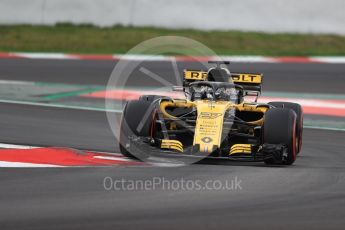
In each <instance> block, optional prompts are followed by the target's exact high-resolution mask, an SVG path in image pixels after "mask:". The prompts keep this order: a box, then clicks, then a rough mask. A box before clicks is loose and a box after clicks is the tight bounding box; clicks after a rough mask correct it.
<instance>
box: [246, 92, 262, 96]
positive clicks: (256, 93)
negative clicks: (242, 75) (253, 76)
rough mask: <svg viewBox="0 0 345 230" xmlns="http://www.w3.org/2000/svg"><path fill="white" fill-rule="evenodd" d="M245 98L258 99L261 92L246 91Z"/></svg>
mask: <svg viewBox="0 0 345 230" xmlns="http://www.w3.org/2000/svg"><path fill="white" fill-rule="evenodd" d="M244 96H252V97H258V96H259V92H257V91H245V92H244Z"/></svg>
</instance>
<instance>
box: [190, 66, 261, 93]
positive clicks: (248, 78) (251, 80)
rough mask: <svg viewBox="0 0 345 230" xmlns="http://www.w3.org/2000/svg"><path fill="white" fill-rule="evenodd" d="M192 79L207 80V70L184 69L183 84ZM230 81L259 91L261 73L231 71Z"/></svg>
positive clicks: (192, 80) (250, 89)
mask: <svg viewBox="0 0 345 230" xmlns="http://www.w3.org/2000/svg"><path fill="white" fill-rule="evenodd" d="M194 81H207V72H205V71H200V70H185V71H184V86H188V85H189V83H191V82H194ZM229 82H230V83H234V84H236V85H240V86H242V87H243V89H244V90H245V91H255V92H259V93H261V88H262V87H261V85H262V82H263V74H258V73H231V78H230V79H229Z"/></svg>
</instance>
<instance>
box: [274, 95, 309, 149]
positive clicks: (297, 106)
mask: <svg viewBox="0 0 345 230" xmlns="http://www.w3.org/2000/svg"><path fill="white" fill-rule="evenodd" d="M268 104H269V105H273V106H274V107H276V108H288V109H292V110H293V111H294V112H295V113H296V115H297V120H296V133H297V134H296V137H297V139H298V140H297V142H296V144H297V154H298V153H299V152H300V151H301V149H302V138H303V108H302V106H301V105H300V104H297V103H291V102H280V101H277V102H269V103H268Z"/></svg>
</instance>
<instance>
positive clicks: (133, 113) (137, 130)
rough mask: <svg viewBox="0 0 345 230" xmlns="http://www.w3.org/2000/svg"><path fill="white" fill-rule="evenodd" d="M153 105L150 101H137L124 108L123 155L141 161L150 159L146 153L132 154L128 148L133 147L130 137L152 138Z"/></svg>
mask: <svg viewBox="0 0 345 230" xmlns="http://www.w3.org/2000/svg"><path fill="white" fill-rule="evenodd" d="M151 104H152V103H151V102H150V101H145V100H137V101H128V102H127V103H126V105H125V107H124V110H123V113H122V117H121V123H120V124H121V125H120V140H119V147H120V151H121V153H122V154H123V155H124V156H126V157H130V158H136V159H139V160H142V159H145V158H147V157H148V156H147V155H146V153H144V152H141V151H136V152H135V153H131V152H130V151H129V148H128V147H129V146H130V145H131V139H130V138H129V137H130V136H132V137H133V136H137V137H149V136H150V130H151V123H152V113H153V109H154V108H153V106H151Z"/></svg>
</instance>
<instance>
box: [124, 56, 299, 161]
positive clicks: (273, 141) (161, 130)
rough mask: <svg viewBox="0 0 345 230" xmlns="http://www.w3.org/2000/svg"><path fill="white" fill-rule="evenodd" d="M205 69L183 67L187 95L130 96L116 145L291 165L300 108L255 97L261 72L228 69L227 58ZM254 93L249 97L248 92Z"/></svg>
mask: <svg viewBox="0 0 345 230" xmlns="http://www.w3.org/2000/svg"><path fill="white" fill-rule="evenodd" d="M209 63H211V64H214V65H215V66H214V67H212V68H210V69H209V70H208V71H198V70H185V71H184V83H183V86H180V87H174V90H175V91H180V92H183V93H184V95H185V99H173V98H170V97H166V96H156V95H145V96H141V97H140V98H139V100H132V101H128V102H127V103H126V105H125V107H124V111H123V114H122V118H121V127H120V140H119V143H120V150H121V152H122V154H123V155H125V156H127V157H134V158H140V159H142V157H143V155H145V157H147V156H148V155H151V154H153V155H154V154H160V155H167V156H168V155H172V156H176V155H177V156H179V155H183V156H199V157H208V158H219V159H229V160H238V161H263V162H265V163H266V164H285V165H291V164H293V163H294V161H295V159H296V155H297V154H298V153H299V152H300V151H301V147H302V131H303V111H302V107H301V106H300V105H299V104H295V103H289V102H270V103H267V104H263V103H258V102H257V99H258V97H259V96H260V94H261V89H262V82H263V75H262V74H253V73H230V71H229V70H228V68H225V67H224V65H229V64H230V63H229V62H218V61H210V62H209ZM249 97H250V98H253V100H252V101H247V98H249Z"/></svg>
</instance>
